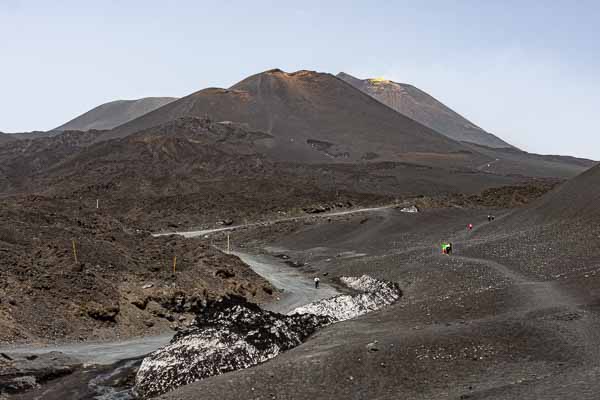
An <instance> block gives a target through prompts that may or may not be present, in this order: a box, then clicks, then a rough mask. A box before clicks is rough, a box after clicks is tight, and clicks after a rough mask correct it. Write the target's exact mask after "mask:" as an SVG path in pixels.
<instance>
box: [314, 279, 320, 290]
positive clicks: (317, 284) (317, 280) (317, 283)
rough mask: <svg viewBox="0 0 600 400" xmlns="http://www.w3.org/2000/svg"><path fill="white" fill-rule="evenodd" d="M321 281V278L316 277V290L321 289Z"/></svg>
mask: <svg viewBox="0 0 600 400" xmlns="http://www.w3.org/2000/svg"><path fill="white" fill-rule="evenodd" d="M320 281H321V280H320V279H319V277H318V276H315V289H318V288H319V282H320Z"/></svg>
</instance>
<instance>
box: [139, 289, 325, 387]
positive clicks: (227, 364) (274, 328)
mask: <svg viewBox="0 0 600 400" xmlns="http://www.w3.org/2000/svg"><path fill="white" fill-rule="evenodd" d="M331 322H332V320H331V319H330V318H328V317H324V316H316V315H312V314H296V315H291V316H286V315H282V314H277V313H273V312H270V311H266V310H263V309H261V308H260V307H259V306H257V305H255V304H252V303H248V302H246V301H245V300H244V299H243V298H239V297H232V298H228V299H224V300H221V301H215V302H212V303H209V304H208V305H207V307H206V308H205V310H204V311H203V312H202V313H201V314H199V315H198V316H197V318H196V320H195V322H194V324H193V326H192V327H191V328H190V329H188V330H186V331H184V332H180V333H178V334H177V335H176V336H175V337H174V338H173V340H172V341H171V343H170V344H169V345H167V346H166V347H163V348H162V349H160V350H158V351H156V352H154V353H153V354H151V355H150V356H149V357H147V358H146V359H144V361H143V362H142V365H141V366H140V369H139V371H138V374H137V376H136V385H135V392H136V393H137V394H138V395H139V396H141V397H152V396H156V395H159V394H161V393H165V392H167V391H169V390H172V389H174V388H176V387H178V386H181V385H185V384H189V383H192V382H194V381H197V380H200V379H203V378H207V377H209V376H212V375H219V374H223V373H225V372H229V371H235V370H238V369H243V368H248V367H250V366H252V365H256V364H258V363H261V362H264V361H267V360H269V359H271V358H273V357H275V356H276V355H278V354H279V353H281V352H283V351H285V350H288V349H291V348H293V347H296V346H297V345H299V344H300V343H302V342H303V341H304V340H306V338H307V337H309V336H310V335H311V334H313V333H314V332H315V331H316V330H317V329H318V328H320V327H321V326H324V325H326V324H329V323H331Z"/></svg>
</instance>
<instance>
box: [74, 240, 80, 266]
mask: <svg viewBox="0 0 600 400" xmlns="http://www.w3.org/2000/svg"><path fill="white" fill-rule="evenodd" d="M73 257H74V258H75V264H79V261H77V247H76V246H75V239H73Z"/></svg>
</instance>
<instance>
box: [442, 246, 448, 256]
mask: <svg viewBox="0 0 600 400" xmlns="http://www.w3.org/2000/svg"><path fill="white" fill-rule="evenodd" d="M446 246H447V244H446V243H442V254H446Z"/></svg>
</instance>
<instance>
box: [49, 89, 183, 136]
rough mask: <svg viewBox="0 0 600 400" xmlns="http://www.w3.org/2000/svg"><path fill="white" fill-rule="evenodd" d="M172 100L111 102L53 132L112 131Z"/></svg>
mask: <svg viewBox="0 0 600 400" xmlns="http://www.w3.org/2000/svg"><path fill="white" fill-rule="evenodd" d="M174 100H176V98H175V97H145V98H142V99H137V100H117V101H111V102H109V103H105V104H102V105H99V106H98V107H95V108H93V109H91V110H90V111H88V112H86V113H84V114H81V115H80V116H78V117H76V118H74V119H72V120H71V121H69V122H67V123H65V124H63V125H61V126H59V127H58V128H54V129H53V130H55V131H68V130H78V131H87V130H90V129H112V128H115V127H117V126H119V125H122V124H124V123H126V122H129V121H131V120H132V119H135V118H138V117H140V116H142V115H144V114H146V113H149V112H150V111H153V110H156V109H157V108H159V107H162V106H164V105H165V104H168V103H170V102H172V101H174Z"/></svg>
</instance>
